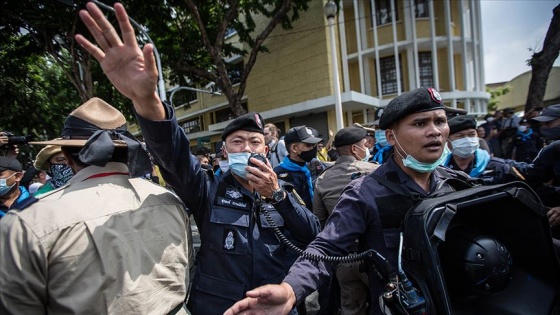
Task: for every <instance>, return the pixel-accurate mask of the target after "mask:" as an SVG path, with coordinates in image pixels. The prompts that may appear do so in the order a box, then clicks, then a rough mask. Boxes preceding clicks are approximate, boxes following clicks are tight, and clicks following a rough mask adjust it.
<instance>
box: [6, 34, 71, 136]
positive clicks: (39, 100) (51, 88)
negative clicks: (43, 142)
mask: <svg viewBox="0 0 560 315" xmlns="http://www.w3.org/2000/svg"><path fill="white" fill-rule="evenodd" d="M29 39H30V38H29V37H23V36H14V37H8V38H6V39H5V41H4V40H2V47H3V49H2V51H1V52H0V95H2V97H1V98H0V99H1V101H0V102H1V104H2V106H1V108H2V114H1V115H0V129H3V130H8V131H11V132H13V133H14V134H18V135H31V136H32V137H33V138H34V139H36V140H37V139H40V137H49V138H50V137H53V138H54V137H58V136H59V135H60V129H61V127H62V123H63V121H64V118H65V117H66V115H67V114H68V113H69V112H70V111H71V109H72V108H74V107H75V105H74V104H73V102H72V100H73V99H76V98H77V91H76V90H75V89H74V88H73V87H71V86H68V84H67V80H66V78H65V76H64V74H63V73H62V71H61V69H60V67H58V66H57V65H56V64H55V63H54V62H53V60H52V58H50V57H49V56H48V55H44V54H43V55H41V54H37V53H35V52H29V51H28V52H26V49H27V48H28V47H30V46H29V43H27V40H29Z"/></svg>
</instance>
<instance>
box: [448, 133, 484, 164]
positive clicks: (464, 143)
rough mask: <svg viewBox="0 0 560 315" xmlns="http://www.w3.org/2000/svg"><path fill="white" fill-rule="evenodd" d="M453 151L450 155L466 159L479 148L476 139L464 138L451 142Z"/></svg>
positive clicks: (478, 141)
mask: <svg viewBox="0 0 560 315" xmlns="http://www.w3.org/2000/svg"><path fill="white" fill-rule="evenodd" d="M451 145H452V146H453V149H452V150H451V153H452V154H453V155H456V156H458V157H460V158H463V159H466V158H468V157H470V156H471V155H473V154H474V152H475V151H476V150H477V149H478V147H479V146H480V140H479V139H478V137H464V138H461V139H457V140H453V141H451Z"/></svg>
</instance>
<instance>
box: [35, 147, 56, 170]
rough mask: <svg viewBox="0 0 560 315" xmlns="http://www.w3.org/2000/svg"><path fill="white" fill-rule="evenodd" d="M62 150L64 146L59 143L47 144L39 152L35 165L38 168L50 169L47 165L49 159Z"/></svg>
mask: <svg viewBox="0 0 560 315" xmlns="http://www.w3.org/2000/svg"><path fill="white" fill-rule="evenodd" d="M60 152H62V148H61V147H60V146H59V145H47V146H46V147H44V148H43V149H42V150H41V151H39V153H37V158H36V159H35V163H33V166H35V168H36V169H38V170H43V171H49V167H47V161H48V160H49V159H50V158H51V156H53V155H55V154H57V153H60Z"/></svg>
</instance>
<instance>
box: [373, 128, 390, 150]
mask: <svg viewBox="0 0 560 315" xmlns="http://www.w3.org/2000/svg"><path fill="white" fill-rule="evenodd" d="M375 142H376V143H379V145H380V146H382V147H385V146H387V145H388V144H389V143H388V142H387V138H386V137H385V130H375Z"/></svg>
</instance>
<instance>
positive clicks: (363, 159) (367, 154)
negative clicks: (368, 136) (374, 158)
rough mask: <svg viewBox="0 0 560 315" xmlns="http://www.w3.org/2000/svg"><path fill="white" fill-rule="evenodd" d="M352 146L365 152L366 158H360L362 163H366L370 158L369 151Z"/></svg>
mask: <svg viewBox="0 0 560 315" xmlns="http://www.w3.org/2000/svg"><path fill="white" fill-rule="evenodd" d="M354 146H356V148H358V149H360V150H361V151H365V152H366V156H364V157H363V158H362V161H364V162H367V161H368V160H369V158H370V157H371V154H370V153H369V149H368V148H365V149H364V148H361V147H360V146H358V145H354Z"/></svg>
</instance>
